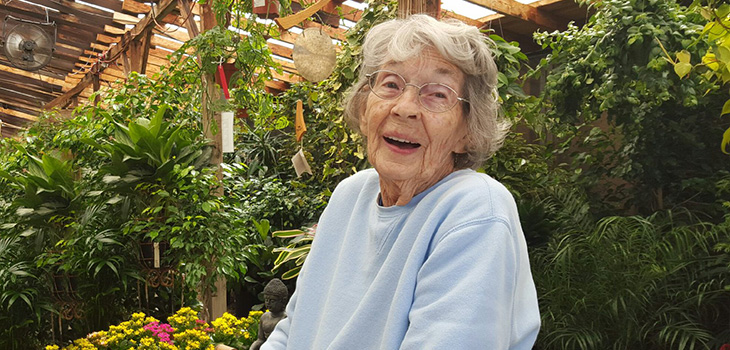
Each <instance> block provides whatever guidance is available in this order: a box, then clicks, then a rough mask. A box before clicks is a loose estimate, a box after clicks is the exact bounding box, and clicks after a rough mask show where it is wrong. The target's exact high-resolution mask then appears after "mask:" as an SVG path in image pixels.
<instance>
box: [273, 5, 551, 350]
mask: <svg viewBox="0 0 730 350" xmlns="http://www.w3.org/2000/svg"><path fill="white" fill-rule="evenodd" d="M363 56H364V62H363V66H362V72H361V73H360V80H359V82H358V83H357V84H355V86H354V87H353V89H352V91H351V92H350V94H349V96H348V98H347V101H346V115H347V118H349V120H350V122H351V125H352V126H353V127H354V128H355V130H358V131H359V132H360V133H361V134H362V135H363V136H364V137H365V139H366V140H367V152H368V159H369V161H370V163H371V164H372V165H373V167H374V168H375V169H369V170H365V171H361V172H358V173H357V174H355V175H353V176H352V177H350V178H348V179H346V180H344V181H343V182H342V183H341V184H339V185H338V186H337V188H336V190H335V191H334V193H333V194H332V198H331V200H330V202H329V204H328V206H327V208H326V209H325V211H324V213H323V214H322V216H321V218H320V221H319V225H318V231H317V237H316V239H315V240H314V243H313V245H312V250H311V252H310V254H309V256H308V258H307V261H306V263H305V264H304V267H303V270H302V273H301V275H300V276H299V279H298V281H297V287H296V292H295V293H294V295H293V296H292V299H291V300H290V302H289V304H288V306H287V310H286V311H287V314H288V318H286V319H284V320H282V321H281V322H280V323H279V324H278V325H277V327H276V329H275V330H274V332H273V333H272V334H271V336H270V337H269V339H268V340H267V342H266V343H264V345H263V346H262V347H261V349H262V350H277V349H302V350H324V349H331V350H335V349H342V350H363V349H364V350H386V349H413V350H428V349H454V350H466V349H485V350H498V349H531V348H532V345H533V343H534V341H535V338H536V337H537V332H538V329H539V326H540V317H539V310H538V305H537V296H536V293H535V286H534V283H533V281H532V276H531V274H530V266H529V261H528V257H527V247H526V244H525V239H524V236H523V233H522V229H521V228H520V221H519V218H518V216H517V209H516V206H515V203H514V200H513V198H512V196H511V195H510V193H509V192H508V191H507V190H506V189H505V188H504V187H503V186H502V185H500V184H499V183H498V182H497V181H495V180H494V179H492V178H490V177H489V176H487V175H484V174H480V173H477V172H475V171H474V170H472V169H471V168H475V167H478V166H479V165H480V164H481V162H482V161H483V160H485V159H486V158H487V157H489V156H490V155H491V154H493V153H494V151H496V150H497V148H498V147H499V145H500V142H501V140H502V139H503V136H504V133H505V132H506V124H505V123H503V122H500V120H499V119H498V117H497V108H498V107H497V102H496V92H495V89H496V75H497V71H496V66H495V64H494V61H493V59H492V54H491V51H490V46H489V44H488V39H486V38H485V37H484V36H483V35H482V34H481V33H480V32H479V30H478V29H477V28H474V27H471V26H467V25H465V24H462V23H460V22H457V21H451V22H439V21H437V20H435V19H433V18H431V17H428V16H423V15H414V16H412V17H410V18H408V19H405V20H393V21H389V22H385V23H382V24H379V25H377V26H375V27H374V28H372V30H370V32H369V33H368V35H367V38H366V39H365V43H364V45H363Z"/></svg>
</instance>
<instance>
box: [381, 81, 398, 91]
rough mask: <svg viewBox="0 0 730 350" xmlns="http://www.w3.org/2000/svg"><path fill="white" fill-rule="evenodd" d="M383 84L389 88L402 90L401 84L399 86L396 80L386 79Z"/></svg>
mask: <svg viewBox="0 0 730 350" xmlns="http://www.w3.org/2000/svg"><path fill="white" fill-rule="evenodd" d="M383 86H384V87H386V88H389V89H396V90H400V86H398V84H397V83H396V82H394V81H386V82H385V83H384V84H383Z"/></svg>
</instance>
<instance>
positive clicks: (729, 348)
mask: <svg viewBox="0 0 730 350" xmlns="http://www.w3.org/2000/svg"><path fill="white" fill-rule="evenodd" d="M720 350H730V344H722V346H721V347H720Z"/></svg>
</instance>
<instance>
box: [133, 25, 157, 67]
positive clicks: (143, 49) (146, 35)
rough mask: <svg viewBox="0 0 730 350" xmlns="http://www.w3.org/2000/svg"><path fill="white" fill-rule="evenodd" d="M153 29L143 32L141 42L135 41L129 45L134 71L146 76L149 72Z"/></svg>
mask: <svg viewBox="0 0 730 350" xmlns="http://www.w3.org/2000/svg"><path fill="white" fill-rule="evenodd" d="M151 31H152V28H149V29H148V30H146V31H144V32H142V34H141V35H140V38H139V40H133V41H131V42H130V43H129V51H128V52H129V59H130V60H131V63H132V66H131V67H130V68H131V69H132V71H135V72H138V73H140V74H145V72H146V71H147V57H148V55H149V52H150V38H151V37H152V34H151Z"/></svg>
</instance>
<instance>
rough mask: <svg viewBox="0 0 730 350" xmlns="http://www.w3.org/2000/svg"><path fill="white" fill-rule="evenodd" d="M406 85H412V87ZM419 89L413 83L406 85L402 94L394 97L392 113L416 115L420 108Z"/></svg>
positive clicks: (405, 115) (404, 115)
mask: <svg viewBox="0 0 730 350" xmlns="http://www.w3.org/2000/svg"><path fill="white" fill-rule="evenodd" d="M408 87H412V89H409V88H408ZM419 91H420V89H419V88H418V87H417V86H415V85H411V84H408V85H406V87H405V89H404V90H403V94H401V95H400V96H398V98H397V99H395V105H394V106H393V109H392V111H393V113H395V114H396V115H398V116H401V117H417V116H418V114H419V112H420V108H421V103H420V102H419V101H418V99H419V96H418V93H419Z"/></svg>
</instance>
